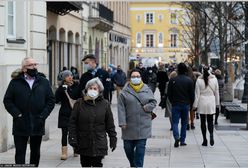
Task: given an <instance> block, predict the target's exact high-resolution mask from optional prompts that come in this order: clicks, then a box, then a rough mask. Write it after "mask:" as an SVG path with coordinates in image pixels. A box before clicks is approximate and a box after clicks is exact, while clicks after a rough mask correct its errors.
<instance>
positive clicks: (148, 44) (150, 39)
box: [146, 34, 154, 47]
mask: <svg viewBox="0 0 248 168" xmlns="http://www.w3.org/2000/svg"><path fill="white" fill-rule="evenodd" d="M146 47H154V35H153V34H146Z"/></svg>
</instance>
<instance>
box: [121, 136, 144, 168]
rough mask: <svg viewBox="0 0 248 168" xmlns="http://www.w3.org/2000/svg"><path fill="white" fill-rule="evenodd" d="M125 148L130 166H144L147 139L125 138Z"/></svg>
mask: <svg viewBox="0 0 248 168" xmlns="http://www.w3.org/2000/svg"><path fill="white" fill-rule="evenodd" d="M124 150H125V153H126V156H127V158H128V160H129V163H130V167H143V163H144V156H145V150H146V139H139V140H124Z"/></svg>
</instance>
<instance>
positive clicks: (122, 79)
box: [113, 65, 127, 98]
mask: <svg viewBox="0 0 248 168" xmlns="http://www.w3.org/2000/svg"><path fill="white" fill-rule="evenodd" d="M113 78H114V83H115V84H116V91H117V98H118V97H119V95H120V92H121V90H122V88H123V87H124V85H125V84H126V81H127V76H126V74H125V72H123V71H122V69H121V66H120V65H118V66H117V72H116V73H115V75H114V77H113Z"/></svg>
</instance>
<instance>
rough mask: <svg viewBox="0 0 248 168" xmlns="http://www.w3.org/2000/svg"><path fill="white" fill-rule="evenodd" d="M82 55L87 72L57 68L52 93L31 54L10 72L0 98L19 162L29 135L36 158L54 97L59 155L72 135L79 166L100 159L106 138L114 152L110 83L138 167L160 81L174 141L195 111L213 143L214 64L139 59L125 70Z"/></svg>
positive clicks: (219, 89)
mask: <svg viewBox="0 0 248 168" xmlns="http://www.w3.org/2000/svg"><path fill="white" fill-rule="evenodd" d="M82 62H83V63H84V67H85V69H86V72H85V73H83V74H82V75H81V77H80V76H79V73H78V70H77V69H76V68H75V67H71V69H70V70H68V69H67V68H66V67H64V68H63V69H62V70H61V72H60V73H59V74H58V85H59V86H58V88H57V89H56V91H55V95H54V93H53V92H52V89H51V86H50V84H49V81H48V80H47V79H46V77H45V75H44V74H42V73H40V72H38V70H37V66H38V64H37V63H36V61H35V60H34V59H33V58H31V57H28V58H25V59H24V60H23V61H22V66H21V69H19V70H17V71H15V72H13V74H12V80H11V81H10V83H9V86H8V88H7V91H6V93H5V96H4V100H3V102H4V105H5V108H6V110H7V111H8V112H9V113H10V114H11V115H12V117H13V136H14V143H15V147H16V153H15V163H16V164H25V155H26V148H27V142H28V140H30V150H31V157H30V164H34V166H38V165H39V159H40V146H41V139H42V135H44V133H45V120H46V118H47V117H48V116H49V114H50V113H51V111H52V110H53V108H54V105H55V103H59V104H60V105H61V106H60V109H59V115H58V128H60V129H61V155H60V158H61V160H66V159H67V158H68V152H67V151H68V143H69V144H70V145H71V146H72V147H73V151H74V154H73V156H74V157H77V156H78V155H80V162H81V165H82V167H102V166H103V164H102V159H103V158H104V156H105V155H107V154H108V146H109V147H110V148H111V150H112V152H113V151H114V150H115V148H116V144H117V133H116V126H115V124H114V123H115V122H114V118H113V114H112V110H111V102H112V95H113V91H116V92H117V100H118V102H117V107H118V127H120V128H121V131H122V136H121V137H122V140H123V144H124V151H125V154H126V157H127V159H128V161H129V163H130V166H131V167H143V163H144V156H145V151H146V144H147V140H148V138H150V137H151V135H152V132H151V130H152V129H151V128H152V113H153V110H154V109H155V107H156V105H157V101H156V99H155V98H154V92H155V91H156V88H157V87H158V90H159V92H160V103H159V106H161V107H162V108H163V109H165V117H169V120H170V124H171V129H170V130H171V131H173V137H174V139H175V143H174V147H175V148H177V147H179V146H186V145H187V143H186V142H187V141H186V134H187V129H188V130H189V129H195V124H194V122H195V117H196V118H197V116H198V115H197V114H199V116H200V123H201V124H200V125H201V132H202V139H203V142H202V145H203V146H207V145H208V138H207V135H206V132H207V128H208V131H209V135H210V137H209V143H210V145H211V146H213V145H214V136H213V129H214V124H216V125H217V124H218V115H219V111H220V106H219V105H220V102H221V101H222V100H223V87H224V81H223V77H222V75H221V71H220V70H218V69H216V70H214V71H212V69H211V68H209V67H208V66H205V65H202V66H201V69H200V70H199V71H197V69H196V68H195V67H191V66H189V65H187V64H185V63H179V64H178V65H172V66H165V65H164V64H162V63H161V64H159V66H158V68H157V66H156V65H154V66H151V67H144V66H143V64H142V63H139V64H138V65H137V66H136V67H135V68H133V69H130V70H129V71H128V72H129V73H128V74H126V73H125V72H124V71H123V70H122V68H121V66H120V65H118V66H117V67H116V69H113V68H111V67H109V68H108V69H106V68H104V67H99V65H98V63H97V59H96V58H95V56H94V55H93V54H88V55H86V56H84V58H83V59H82ZM214 115H215V118H214ZM180 120H181V121H180ZM179 123H180V124H181V125H180V129H179ZM107 136H108V137H109V138H107ZM108 139H109V142H108Z"/></svg>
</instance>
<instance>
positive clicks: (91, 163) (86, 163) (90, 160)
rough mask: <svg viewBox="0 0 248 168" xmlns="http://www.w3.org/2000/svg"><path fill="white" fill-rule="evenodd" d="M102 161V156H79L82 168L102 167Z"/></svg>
mask: <svg viewBox="0 0 248 168" xmlns="http://www.w3.org/2000/svg"><path fill="white" fill-rule="evenodd" d="M102 159H103V156H96V157H91V156H83V155H80V161H81V166H82V167H102V166H103V164H102Z"/></svg>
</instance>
